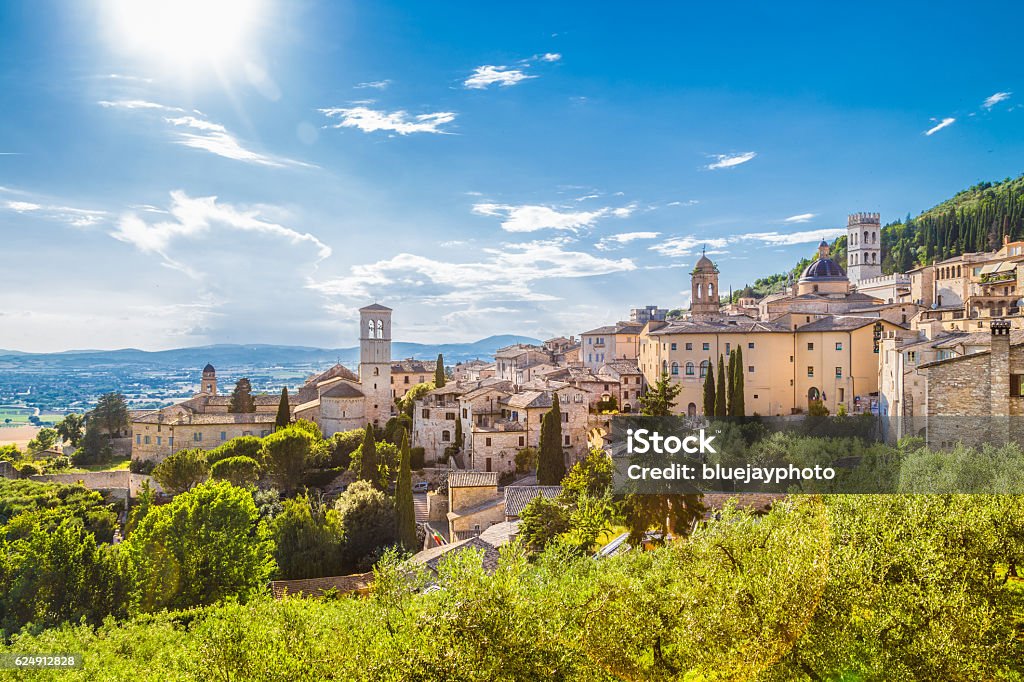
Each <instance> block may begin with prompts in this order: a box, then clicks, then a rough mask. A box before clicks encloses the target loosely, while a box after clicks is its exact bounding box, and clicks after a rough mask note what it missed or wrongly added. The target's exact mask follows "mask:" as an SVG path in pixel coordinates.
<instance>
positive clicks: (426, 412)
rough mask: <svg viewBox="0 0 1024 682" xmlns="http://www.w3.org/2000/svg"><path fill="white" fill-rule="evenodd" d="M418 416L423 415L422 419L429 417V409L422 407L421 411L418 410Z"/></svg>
mask: <svg viewBox="0 0 1024 682" xmlns="http://www.w3.org/2000/svg"><path fill="white" fill-rule="evenodd" d="M420 416H421V417H423V418H424V419H430V410H428V409H426V408H424V409H423V410H422V411H421V412H420Z"/></svg>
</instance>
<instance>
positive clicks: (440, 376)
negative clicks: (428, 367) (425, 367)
mask: <svg viewBox="0 0 1024 682" xmlns="http://www.w3.org/2000/svg"><path fill="white" fill-rule="evenodd" d="M446 381H447V377H446V376H445V374H444V356H443V355H441V354H440V353H438V354H437V366H436V367H435V368H434V388H444V384H445V382H446Z"/></svg>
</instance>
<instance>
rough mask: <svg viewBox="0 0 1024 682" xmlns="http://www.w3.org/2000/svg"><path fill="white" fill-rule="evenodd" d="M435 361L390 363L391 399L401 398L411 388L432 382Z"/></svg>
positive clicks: (407, 360)
mask: <svg viewBox="0 0 1024 682" xmlns="http://www.w3.org/2000/svg"><path fill="white" fill-rule="evenodd" d="M436 368H437V360H414V359H413V358H408V359H406V360H397V361H395V362H392V363H391V398H392V400H398V399H400V398H403V397H404V396H405V394H406V393H408V392H409V391H410V390H411V389H412V387H413V386H416V385H418V384H426V383H430V382H432V381H433V380H434V372H435V371H436Z"/></svg>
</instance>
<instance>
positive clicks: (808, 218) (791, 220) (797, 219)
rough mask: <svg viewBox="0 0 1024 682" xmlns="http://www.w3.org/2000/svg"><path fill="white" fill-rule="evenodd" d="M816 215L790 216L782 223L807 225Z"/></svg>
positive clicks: (801, 214) (800, 214) (799, 214)
mask: <svg viewBox="0 0 1024 682" xmlns="http://www.w3.org/2000/svg"><path fill="white" fill-rule="evenodd" d="M816 215H817V214H816V213H798V214H797V215H791V216H789V217H788V218H786V219H785V220H783V221H782V222H784V223H807V222H810V221H811V219H813V218H814V216H816Z"/></svg>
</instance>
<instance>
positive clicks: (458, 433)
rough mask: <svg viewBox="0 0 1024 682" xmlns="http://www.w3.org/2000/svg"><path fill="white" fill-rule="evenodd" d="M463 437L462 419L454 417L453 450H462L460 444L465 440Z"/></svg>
mask: <svg viewBox="0 0 1024 682" xmlns="http://www.w3.org/2000/svg"><path fill="white" fill-rule="evenodd" d="M465 438H466V437H465V435H463V433H462V419H461V418H460V417H458V416H456V417H455V448H456V449H457V450H459V451H461V450H462V443H463V441H464V440H465Z"/></svg>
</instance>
